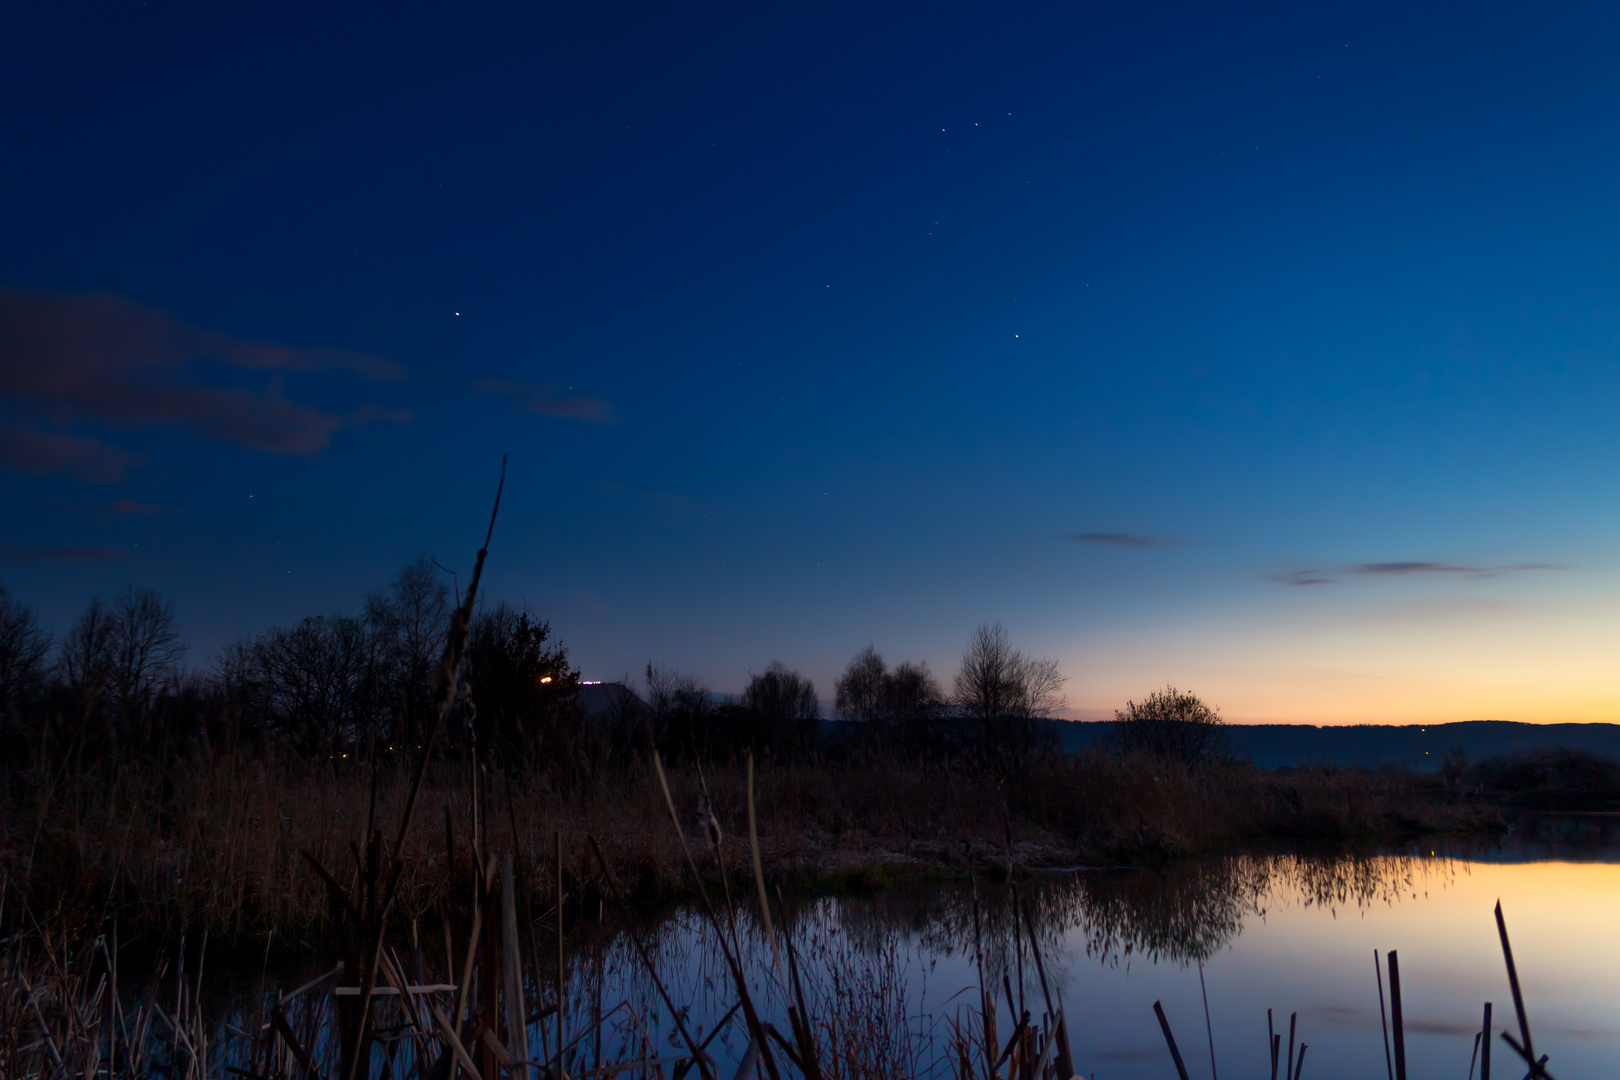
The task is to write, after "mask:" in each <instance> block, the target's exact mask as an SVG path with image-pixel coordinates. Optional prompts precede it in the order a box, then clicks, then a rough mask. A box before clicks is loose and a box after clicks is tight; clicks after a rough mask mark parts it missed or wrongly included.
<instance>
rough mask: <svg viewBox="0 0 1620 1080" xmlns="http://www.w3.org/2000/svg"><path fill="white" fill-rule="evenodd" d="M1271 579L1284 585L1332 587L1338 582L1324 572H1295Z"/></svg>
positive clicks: (1274, 576)
mask: <svg viewBox="0 0 1620 1080" xmlns="http://www.w3.org/2000/svg"><path fill="white" fill-rule="evenodd" d="M1271 579H1272V580H1273V581H1280V582H1282V583H1283V584H1284V585H1331V584H1333V583H1334V582H1335V581H1337V580H1338V579H1337V578H1332V577H1329V576H1327V573H1326V572H1325V571H1322V570H1295V571H1294V572H1293V573H1291V574H1273V575H1272V576H1271Z"/></svg>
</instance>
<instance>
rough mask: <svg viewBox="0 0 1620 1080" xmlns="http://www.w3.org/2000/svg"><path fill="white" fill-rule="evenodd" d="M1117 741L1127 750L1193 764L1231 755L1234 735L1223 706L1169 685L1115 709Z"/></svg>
mask: <svg viewBox="0 0 1620 1080" xmlns="http://www.w3.org/2000/svg"><path fill="white" fill-rule="evenodd" d="M1114 722H1115V725H1116V726H1115V742H1116V744H1117V745H1118V747H1119V749H1120V750H1121V751H1122V752H1125V753H1146V754H1153V755H1155V756H1156V757H1163V758H1169V759H1171V760H1174V761H1183V762H1186V763H1187V764H1189V765H1201V764H1205V763H1207V762H1213V761H1222V760H1225V759H1226V758H1228V757H1230V756H1231V753H1232V738H1231V733H1230V732H1228V731H1227V730H1226V726H1225V721H1224V720H1222V719H1221V714H1220V710H1219V709H1214V708H1211V707H1210V706H1208V705H1206V704H1204V702H1202V701H1200V700H1199V698H1198V695H1196V694H1192V693H1188V692H1186V691H1184V690H1177V689H1176V688H1175V687H1173V686H1166V687H1165V688H1164V689H1163V690H1155V691H1154V692H1153V693H1151V694H1149V695H1148V696H1147V697H1146V698H1144V699H1143V700H1142V701H1141V702H1140V703H1137V702H1135V701H1127V702H1126V703H1125V708H1123V709H1116V710H1115V711H1114Z"/></svg>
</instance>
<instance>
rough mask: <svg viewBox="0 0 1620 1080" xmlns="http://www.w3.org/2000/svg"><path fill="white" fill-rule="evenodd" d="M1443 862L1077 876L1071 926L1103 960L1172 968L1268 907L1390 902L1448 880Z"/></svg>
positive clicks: (1306, 863)
mask: <svg viewBox="0 0 1620 1080" xmlns="http://www.w3.org/2000/svg"><path fill="white" fill-rule="evenodd" d="M1452 873H1453V871H1452V869H1451V864H1450V861H1449V860H1446V859H1438V860H1437V859H1424V858H1418V857H1413V856H1376V857H1366V856H1336V857H1317V856H1299V855H1274V856H1248V855H1241V856H1234V857H1231V858H1226V859H1219V860H1211V861H1208V862H1200V863H1193V864H1189V865H1184V866H1178V867H1175V868H1172V869H1168V870H1157V871H1130V872H1126V873H1112V874H1096V875H1091V876H1087V877H1081V876H1080V875H1076V878H1077V880H1076V882H1075V889H1074V898H1073V901H1072V904H1073V907H1072V911H1071V913H1070V914H1069V915H1068V918H1069V919H1070V920H1071V921H1070V925H1072V926H1074V927H1076V928H1078V929H1080V930H1082V931H1083V932H1084V933H1085V936H1086V954H1087V955H1088V956H1094V957H1097V958H1099V959H1101V960H1102V961H1104V962H1105V963H1116V964H1117V963H1118V962H1119V961H1121V960H1126V961H1129V959H1130V958H1131V957H1133V956H1145V957H1147V958H1148V959H1149V960H1151V961H1154V962H1157V961H1159V960H1171V961H1174V962H1176V963H1179V964H1188V963H1193V962H1195V961H1198V960H1205V959H1208V958H1209V957H1210V956H1212V955H1214V954H1215V953H1216V952H1218V951H1220V950H1221V949H1223V948H1225V947H1226V946H1227V945H1228V944H1230V943H1231V941H1232V940H1233V939H1234V938H1236V937H1237V936H1238V935H1239V934H1241V933H1242V932H1243V921H1244V919H1246V918H1248V917H1249V916H1251V915H1254V916H1259V917H1262V918H1263V917H1264V916H1265V914H1266V911H1267V909H1268V908H1269V907H1270V906H1272V905H1276V904H1290V903H1297V904H1301V905H1303V906H1306V907H1325V908H1328V909H1329V910H1330V911H1332V912H1333V913H1334V914H1335V915H1337V913H1338V909H1339V908H1341V907H1346V908H1348V907H1352V906H1353V907H1355V908H1357V909H1360V908H1366V907H1369V906H1371V905H1373V904H1379V903H1382V904H1392V903H1394V902H1395V901H1396V900H1399V899H1401V898H1402V897H1403V896H1404V895H1406V894H1408V893H1410V892H1411V891H1412V889H1413V888H1414V885H1415V883H1416V882H1417V881H1418V880H1419V879H1430V878H1435V877H1437V876H1438V877H1440V878H1442V879H1444V880H1446V881H1449V880H1450V879H1451V876H1452Z"/></svg>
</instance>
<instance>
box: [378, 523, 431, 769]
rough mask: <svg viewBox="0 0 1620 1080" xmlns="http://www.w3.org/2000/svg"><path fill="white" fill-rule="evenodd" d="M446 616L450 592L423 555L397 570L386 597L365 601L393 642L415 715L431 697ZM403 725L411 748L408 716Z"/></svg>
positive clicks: (402, 680) (411, 736)
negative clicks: (433, 676) (434, 670)
mask: <svg viewBox="0 0 1620 1080" xmlns="http://www.w3.org/2000/svg"><path fill="white" fill-rule="evenodd" d="M449 615H450V588H449V586H447V585H446V584H445V583H444V581H443V580H442V579H441V578H440V576H439V572H438V569H437V568H436V567H435V566H434V565H433V560H432V559H431V558H430V557H429V556H427V555H420V556H418V557H417V558H416V559H415V560H414V561H412V562H408V563H406V564H405V565H404V566H402V567H400V569H399V573H397V574H395V575H394V580H393V582H392V587H391V590H390V592H389V594H388V595H386V596H379V595H377V594H372V595H371V596H369V597H367V599H366V617H367V619H368V620H369V621H370V622H371V623H372V624H373V625H374V627H375V628H376V629H377V630H378V631H379V632H382V631H384V630H385V629H386V632H387V633H388V634H390V635H391V636H392V638H393V645H394V652H395V655H394V661H395V663H396V664H397V666H398V668H399V671H398V673H397V675H398V678H399V679H400V680H401V682H402V683H403V685H404V688H405V691H406V693H407V694H408V696H409V698H410V701H411V703H412V706H413V709H416V710H418V711H419V710H421V709H423V708H425V707H426V705H427V702H428V700H429V697H430V696H431V686H430V684H431V682H432V675H433V668H434V665H435V664H437V663H438V660H439V654H440V653H442V652H443V651H444V634H445V627H446V626H448V625H449ZM406 724H407V728H408V730H407V731H405V732H404V735H405V738H406V740H407V742H408V743H412V744H414V730H411V729H410V726H411V724H412V720H411V717H409V716H407V717H406Z"/></svg>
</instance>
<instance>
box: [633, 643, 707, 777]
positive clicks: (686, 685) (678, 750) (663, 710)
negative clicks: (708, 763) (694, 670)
mask: <svg viewBox="0 0 1620 1080" xmlns="http://www.w3.org/2000/svg"><path fill="white" fill-rule="evenodd" d="M646 677H647V711H648V712H649V714H650V715H651V720H652V723H651V732H650V734H651V738H652V742H653V745H654V746H655V747H656V748H658V749H659V750H661V751H663V752H665V753H673V754H687V755H690V754H697V753H700V752H703V751H707V750H709V749H711V747H710V745H709V743H710V739H711V734H712V732H711V731H710V728H711V727H712V724H713V720H714V711H715V710H714V701H713V699H712V697H711V696H710V694H709V688H708V686H706V685H705V684H704V683H703V681H702V680H701V679H699V678H697V677H696V676H694V675H686V674H683V673H681V672H679V671H676V670H675V669H674V668H668V667H664V666H663V665H661V664H654V663H652V662H651V661H649V662H648V663H647V672H646Z"/></svg>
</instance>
